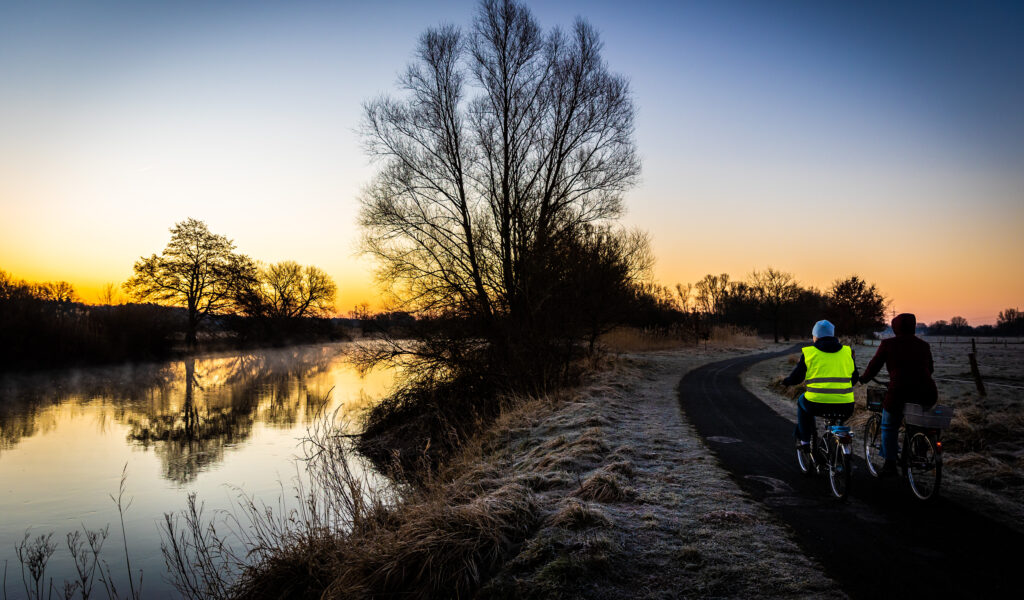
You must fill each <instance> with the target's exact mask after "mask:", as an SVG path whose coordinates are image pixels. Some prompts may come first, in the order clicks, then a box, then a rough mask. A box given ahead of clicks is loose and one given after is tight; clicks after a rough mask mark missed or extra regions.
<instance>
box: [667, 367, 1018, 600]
mask: <svg viewBox="0 0 1024 600" xmlns="http://www.w3.org/2000/svg"><path fill="white" fill-rule="evenodd" d="M796 348H797V347H792V348H787V349H786V350H783V351H780V352H775V353H770V354H758V355H754V356H744V357H740V358H733V359H729V360H724V361H720V362H716V363H712V364H709V365H705V366H703V367H701V368H698V369H695V370H694V371H691V372H690V373H688V374H687V375H686V376H685V377H684V378H683V380H682V382H681V383H680V385H679V399H680V403H681V405H682V408H683V411H684V412H685V413H686V416H687V419H688V420H689V421H690V422H691V423H692V424H693V426H694V427H695V428H696V429H697V431H698V433H699V434H700V435H701V437H702V438H704V439H705V441H706V443H707V445H708V446H709V447H710V448H711V449H712V451H713V452H714V453H715V454H716V455H717V457H718V459H719V460H720V461H721V463H722V465H723V466H724V467H725V468H726V469H728V470H729V472H730V473H731V474H732V476H733V477H734V478H735V480H736V482H737V483H738V484H739V485H740V487H741V488H742V489H743V490H744V491H746V492H747V493H749V494H750V495H751V496H753V497H754V498H755V499H756V500H758V501H760V502H762V503H764V504H765V505H767V506H769V507H770V508H771V509H772V510H773V511H774V513H775V514H776V515H778V516H779V517H780V518H781V519H782V520H783V521H784V522H786V523H787V524H788V525H789V526H790V527H791V528H792V529H793V530H794V531H795V533H796V536H797V540H798V541H799V542H800V544H801V545H802V546H803V547H804V548H805V549H806V550H807V552H808V553H809V554H810V555H812V556H813V557H814V558H815V559H817V560H818V561H820V562H821V564H822V565H823V566H824V568H825V570H826V571H827V573H828V574H829V575H830V576H831V577H833V578H834V579H836V580H837V581H838V582H840V583H841V584H842V585H843V588H844V590H845V591H846V592H847V593H849V594H850V596H851V597H853V598H877V597H879V596H883V597H898V596H901V597H909V598H915V597H932V598H951V597H956V598H982V597H998V596H997V595H1002V594H1007V595H1009V597H1016V595H1017V593H1019V590H1020V582H1019V579H1018V577H1019V575H1020V568H1021V560H1020V559H1021V556H1022V550H1021V549H1022V548H1024V535H1021V534H1019V533H1017V532H1015V531H1013V530H1010V529H1008V528H1006V527H1005V526H1003V525H1001V524H999V523H997V522H995V521H993V520H991V519H988V518H986V517H984V516H982V515H979V514H977V513H974V512H972V511H970V510H969V509H966V508H964V507H963V506H960V505H957V504H954V503H953V502H950V501H946V500H944V499H942V498H941V497H940V498H939V499H938V501H937V502H936V503H934V504H933V505H923V504H921V503H920V502H918V501H916V500H913V499H911V498H909V497H908V494H905V493H903V492H904V490H903V489H901V488H899V487H898V486H899V485H900V484H898V483H897V482H896V480H884V481H878V480H875V479H872V478H871V477H870V475H868V473H867V468H866V466H865V465H864V463H863V461H862V460H860V459H859V458H855V460H854V465H853V467H854V468H853V473H852V482H851V492H850V498H849V499H848V501H847V502H846V503H838V502H835V501H834V500H832V498H831V496H830V494H829V490H828V483H827V481H826V480H825V479H823V478H820V477H819V478H810V479H809V478H806V477H804V476H802V475H801V474H800V472H799V471H798V469H797V465H796V455H795V450H794V448H793V423H792V422H791V421H788V420H787V419H785V418H783V417H781V416H779V415H778V414H777V413H775V411H773V410H772V409H771V408H769V407H768V406H766V405H765V404H764V403H763V402H761V400H759V399H758V398H757V397H756V396H754V395H753V394H752V393H750V392H749V391H747V390H746V389H745V388H744V387H743V384H742V383H741V382H740V375H741V373H742V372H743V371H744V370H746V369H747V367H750V366H751V365H753V364H755V363H757V362H760V361H762V360H767V359H769V358H774V357H777V356H781V355H784V354H787V353H792V352H794V351H795V349H796ZM859 434H860V432H859V431H856V432H855V436H854V443H856V444H860V443H862V440H861V437H860V435H859ZM725 440H729V442H728V443H726V442H725ZM734 440H740V441H738V442H736V441H734Z"/></svg>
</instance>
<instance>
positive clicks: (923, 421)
mask: <svg viewBox="0 0 1024 600" xmlns="http://www.w3.org/2000/svg"><path fill="white" fill-rule="evenodd" d="M952 420H953V407H952V406H941V405H938V406H934V407H932V408H931V409H927V408H924V407H922V406H921V405H920V404H907V405H906V406H904V407H903V421H904V422H906V424H907V425H914V426H916V427H926V428H928V429H948V428H949V423H950V421H952Z"/></svg>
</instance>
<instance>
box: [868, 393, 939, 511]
mask: <svg viewBox="0 0 1024 600" xmlns="http://www.w3.org/2000/svg"><path fill="white" fill-rule="evenodd" d="M877 383H881V384H884V385H888V382H887V381H877ZM885 393H886V390H885V388H878V387H870V388H868V390H867V396H868V400H867V404H868V410H869V411H871V412H873V413H874V414H872V415H871V417H870V418H869V419H868V421H867V422H866V423H864V460H865V462H867V465H868V473H870V474H871V476H872V477H875V478H878V477H879V476H880V474H881V471H882V464H883V463H884V460H885V459H883V458H882V456H881V451H882V414H881V413H882V402H883V400H884V399H885ZM952 418H953V409H952V408H951V407H948V406H934V407H932V408H931V409H927V408H924V407H922V406H921V405H920V404H906V405H904V407H903V422H902V424H901V425H900V431H899V434H898V437H897V440H898V444H899V445H898V447H899V450H898V453H897V459H896V460H897V464H898V465H899V466H900V472H901V474H902V478H903V479H905V480H906V481H907V486H908V487H909V488H910V491H911V493H912V494H913V495H914V497H916V498H917V499H918V500H921V501H925V502H927V501H930V500H934V499H935V498H937V497H938V496H939V486H940V485H941V483H942V440H941V436H942V430H943V429H946V428H948V427H949V423H950V421H951V420H952Z"/></svg>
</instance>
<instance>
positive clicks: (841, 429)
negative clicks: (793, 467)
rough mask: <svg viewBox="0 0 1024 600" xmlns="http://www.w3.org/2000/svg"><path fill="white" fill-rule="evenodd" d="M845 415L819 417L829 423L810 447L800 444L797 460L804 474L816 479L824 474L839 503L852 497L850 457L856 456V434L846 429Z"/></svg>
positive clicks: (798, 445)
mask: <svg viewBox="0 0 1024 600" xmlns="http://www.w3.org/2000/svg"><path fill="white" fill-rule="evenodd" d="M846 416H847V415H845V414H839V413H836V414H829V413H826V414H822V415H818V418H821V419H823V420H824V421H825V427H824V429H823V431H822V434H821V435H819V436H815V437H814V438H812V439H811V443H810V444H801V443H799V442H798V443H797V447H796V460H797V464H798V465H799V466H800V472H801V473H803V474H804V475H806V476H808V477H813V476H814V475H817V474H818V473H819V472H822V471H824V472H825V473H827V474H828V482H829V487H830V488H831V489H832V495H833V496H835V497H836V499H837V500H846V497H847V496H848V495H849V493H850V455H851V454H852V452H853V433H852V432H851V431H850V428H849V427H847V426H846V425H843V424H842V423H843V421H844V420H845V419H846Z"/></svg>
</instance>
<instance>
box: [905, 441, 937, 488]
mask: <svg viewBox="0 0 1024 600" xmlns="http://www.w3.org/2000/svg"><path fill="white" fill-rule="evenodd" d="M904 451H905V452H906V460H905V461H904V466H903V469H904V474H905V475H906V476H907V483H909V484H910V491H911V492H913V493H914V495H915V496H917V498H918V499H920V500H934V499H935V498H936V497H938V495H939V484H940V483H941V482H942V455H941V454H940V453H939V451H938V449H937V448H936V447H935V440H933V439H932V438H931V437H929V436H928V435H927V434H926V433H924V432H923V431H918V432H916V433H914V434H913V435H912V436H911V437H910V439H909V440H908V442H907V445H906V447H905V448H904Z"/></svg>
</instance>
